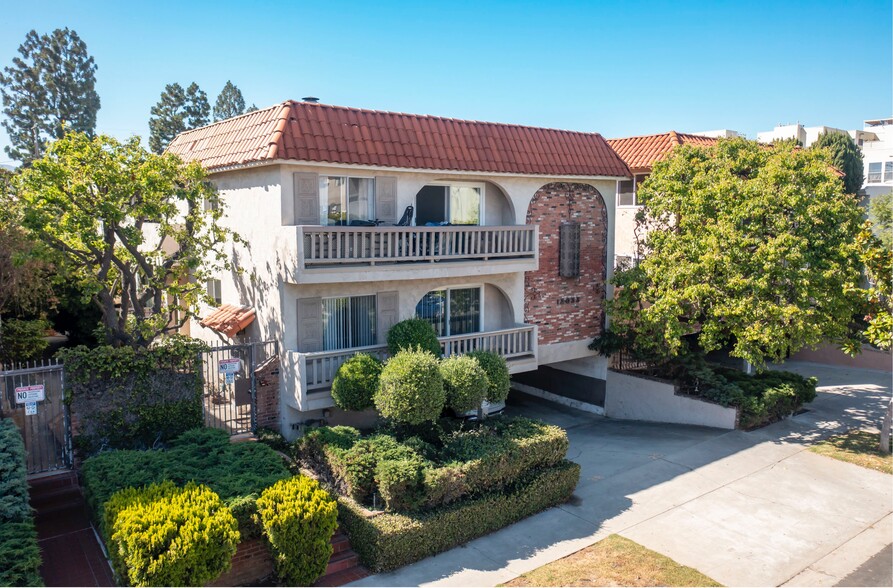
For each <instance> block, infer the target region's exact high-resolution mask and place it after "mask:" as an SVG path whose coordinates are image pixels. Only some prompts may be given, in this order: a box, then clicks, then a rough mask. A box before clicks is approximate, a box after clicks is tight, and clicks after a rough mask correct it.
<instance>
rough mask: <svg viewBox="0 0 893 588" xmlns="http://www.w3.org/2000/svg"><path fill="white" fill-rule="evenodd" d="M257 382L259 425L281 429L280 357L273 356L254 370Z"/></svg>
mask: <svg viewBox="0 0 893 588" xmlns="http://www.w3.org/2000/svg"><path fill="white" fill-rule="evenodd" d="M254 375H255V381H256V382H257V426H258V428H260V427H266V428H268V429H273V430H274V431H278V430H279V357H278V356H273V357H271V358H270V359H269V360H267V362H266V363H264V364H263V365H261V366H260V367H258V368H257V370H256V371H255V372H254Z"/></svg>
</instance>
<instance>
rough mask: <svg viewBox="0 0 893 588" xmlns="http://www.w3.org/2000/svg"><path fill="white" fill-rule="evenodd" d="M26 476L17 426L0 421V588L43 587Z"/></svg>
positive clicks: (4, 420)
mask: <svg viewBox="0 0 893 588" xmlns="http://www.w3.org/2000/svg"><path fill="white" fill-rule="evenodd" d="M27 474H28V471H27V467H26V465H25V443H24V441H23V440H22V436H21V435H20V434H19V430H18V427H17V426H16V424H15V423H14V422H13V421H12V419H0V586H43V579H42V578H41V577H40V548H39V547H38V546H37V530H36V529H35V528H34V519H33V517H32V512H31V506H30V505H29V504H28V480H27Z"/></svg>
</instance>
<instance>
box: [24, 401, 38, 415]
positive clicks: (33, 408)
mask: <svg viewBox="0 0 893 588" xmlns="http://www.w3.org/2000/svg"><path fill="white" fill-rule="evenodd" d="M35 414H37V403H36V402H26V403H25V416H33V415H35Z"/></svg>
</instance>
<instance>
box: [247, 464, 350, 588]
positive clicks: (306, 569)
mask: <svg viewBox="0 0 893 588" xmlns="http://www.w3.org/2000/svg"><path fill="white" fill-rule="evenodd" d="M257 512H258V514H259V515H260V520H261V524H262V525H263V528H264V532H265V533H266V536H267V539H268V540H269V542H270V546H271V548H272V550H271V551H272V552H273V558H274V562H275V565H276V574H277V575H278V576H279V578H280V580H282V581H284V582H285V583H286V584H288V585H292V586H310V585H311V584H313V582H315V581H316V580H317V578H319V577H320V576H322V575H323V574H324V573H325V571H326V566H327V565H328V563H329V558H330V557H331V556H332V544H331V539H332V535H334V534H335V529H336V528H337V526H338V503H337V502H336V501H335V499H334V498H332V497H331V496H330V495H329V493H328V492H326V491H325V490H323V489H322V487H321V486H320V485H319V482H317V481H316V480H312V479H310V478H308V477H306V476H295V477H294V478H291V479H288V480H280V481H279V482H276V484H274V485H273V486H270V487H269V488H267V489H266V490H264V491H263V493H262V494H261V495H260V498H258V499H257Z"/></svg>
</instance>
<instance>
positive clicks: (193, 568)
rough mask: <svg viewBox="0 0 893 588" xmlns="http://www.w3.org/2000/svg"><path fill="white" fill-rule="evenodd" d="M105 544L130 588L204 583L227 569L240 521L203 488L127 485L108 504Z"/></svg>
mask: <svg viewBox="0 0 893 588" xmlns="http://www.w3.org/2000/svg"><path fill="white" fill-rule="evenodd" d="M104 527H105V529H106V533H107V535H108V540H107V541H106V545H107V546H108V550H109V556H110V557H111V560H112V564H113V566H114V568H115V571H116V572H117V573H118V575H119V577H120V578H126V579H127V581H128V582H129V583H130V585H132V586H202V585H204V584H206V583H207V582H210V581H211V580H213V579H215V578H216V577H217V576H219V575H220V574H221V573H222V572H224V571H226V570H228V569H229V567H230V560H231V559H232V556H233V554H235V552H236V545H237V544H238V543H239V539H240V537H239V531H238V523H237V522H236V519H235V517H233V515H232V513H231V512H230V510H229V509H228V508H226V506H224V504H223V502H222V501H221V500H220V497H219V496H218V495H217V494H216V493H214V492H213V491H212V490H211V489H210V488H208V487H207V486H201V485H197V484H195V483H193V482H190V483H188V484H187V485H186V486H185V487H184V488H178V487H176V486H175V485H174V484H173V482H170V481H166V482H163V483H161V484H152V485H149V486H146V487H143V488H140V489H134V488H127V489H124V490H121V491H119V492H117V493H115V494H114V495H113V496H112V497H111V499H110V500H109V501H108V503H107V504H106V509H105V517H104Z"/></svg>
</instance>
